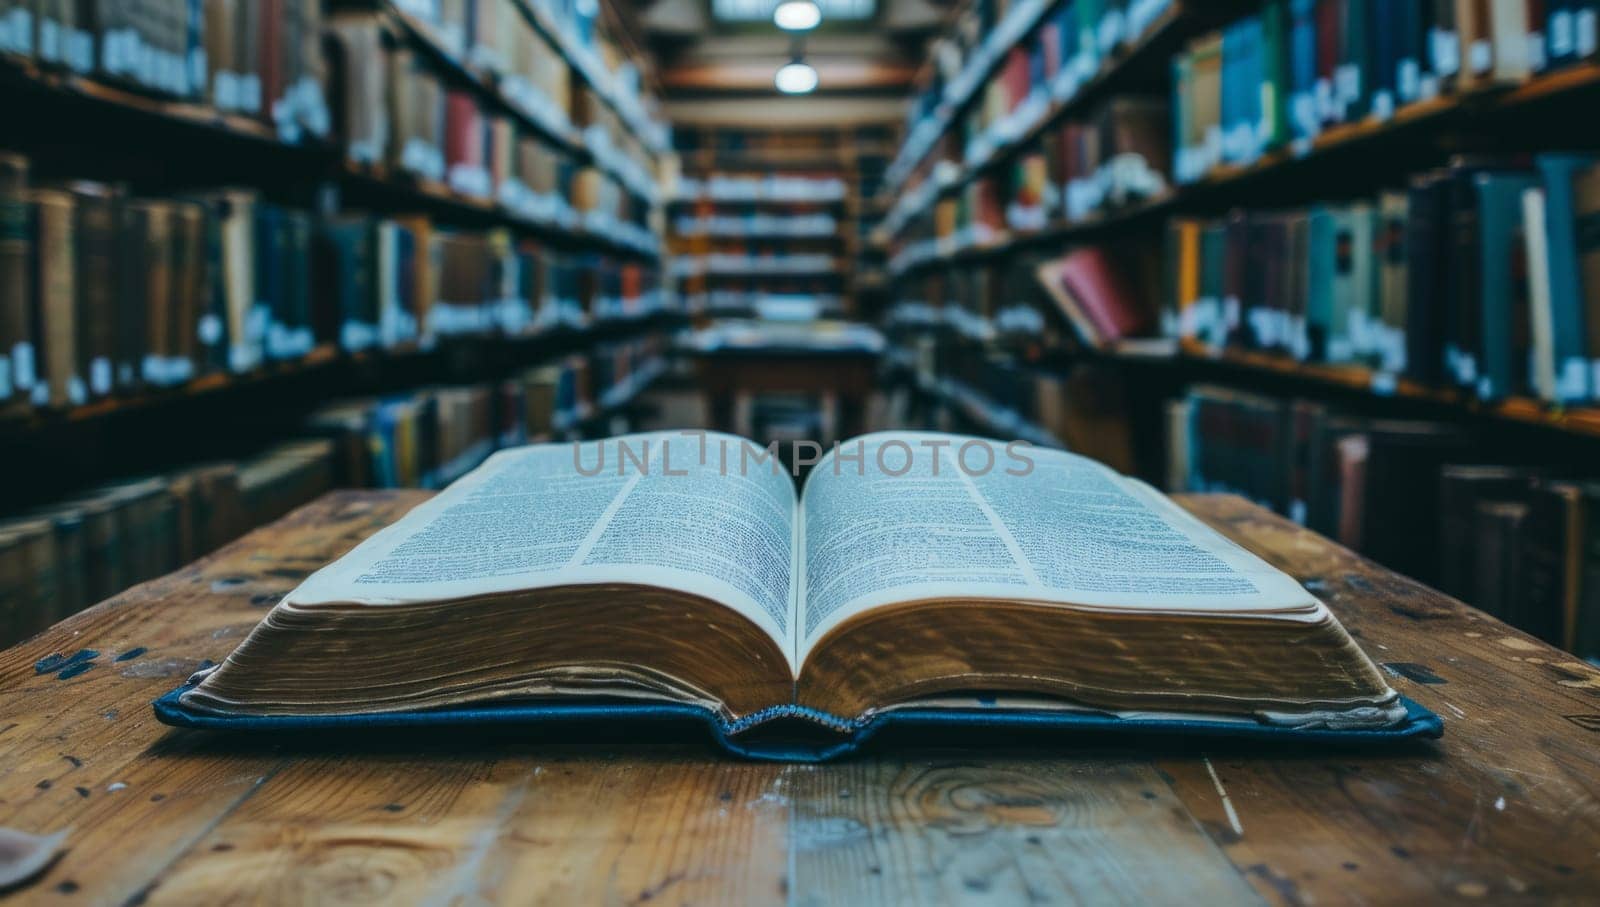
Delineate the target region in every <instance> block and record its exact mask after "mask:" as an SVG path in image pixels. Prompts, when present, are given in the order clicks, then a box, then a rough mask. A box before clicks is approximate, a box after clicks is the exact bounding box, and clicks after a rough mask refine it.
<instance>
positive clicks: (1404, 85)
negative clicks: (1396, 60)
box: [1395, 59, 1422, 104]
mask: <svg viewBox="0 0 1600 907" xmlns="http://www.w3.org/2000/svg"><path fill="white" fill-rule="evenodd" d="M1395 88H1396V90H1397V91H1398V92H1399V94H1400V103H1402V104H1409V103H1410V102H1412V101H1415V100H1416V99H1417V98H1418V97H1420V96H1421V94H1422V67H1420V66H1418V65H1417V61H1416V60H1411V59H1406V60H1401V61H1400V67H1399V68H1398V69H1397V70H1396V71H1395Z"/></svg>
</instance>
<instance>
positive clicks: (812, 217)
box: [668, 123, 895, 315]
mask: <svg viewBox="0 0 1600 907" xmlns="http://www.w3.org/2000/svg"><path fill="white" fill-rule="evenodd" d="M674 135H675V140H676V143H677V149H676V154H675V158H676V160H675V165H674V170H675V172H676V173H677V174H678V182H677V185H676V187H675V188H674V190H673V191H672V193H671V195H670V199H669V204H668V209H669V217H670V224H669V226H670V230H671V237H672V238H671V245H672V251H673V253H674V255H673V266H674V269H675V274H676V276H677V277H678V278H679V279H680V280H681V281H682V283H681V285H680V286H681V293H682V295H683V296H684V297H685V298H686V300H688V302H689V304H690V306H691V308H694V309H697V310H698V311H702V312H704V313H706V314H711V315H716V314H724V315H727V314H749V313H751V312H755V311H758V310H759V309H760V307H761V305H762V304H763V301H770V300H783V299H801V298H804V299H808V300H810V301H812V302H815V303H816V304H817V307H818V309H819V310H820V311H822V312H824V313H834V314H838V313H849V312H852V311H854V309H855V305H856V297H857V296H858V295H860V294H870V293H872V292H874V291H875V289H876V288H875V286H873V285H872V284H870V282H863V281H862V280H861V274H862V273H863V272H864V271H873V272H874V273H876V269H874V268H872V267H870V262H871V260H872V259H873V257H874V256H875V254H876V252H875V250H873V249H871V248H869V244H868V243H867V242H866V239H867V237H868V236H869V234H870V232H871V230H872V229H873V228H874V226H875V225H876V224H877V222H878V220H879V218H880V217H881V212H882V209H881V207H880V206H879V205H878V204H877V203H876V202H875V201H874V199H873V197H874V196H875V195H876V193H877V190H878V186H879V185H880V184H881V181H882V175H883V170H884V168H885V167H886V165H887V161H888V157H889V154H890V153H891V151H892V148H893V141H892V139H893V138H894V135H895V132H894V130H893V128H892V127H891V126H889V125H887V124H875V123H865V124H852V125H846V126H814V125H795V126H787V127H775V126H768V125H758V124H745V123H711V124H680V125H679V126H678V127H677V128H676V129H675V131H674ZM863 263H868V264H869V267H867V268H862V267H860V266H861V265H862V264H863Z"/></svg>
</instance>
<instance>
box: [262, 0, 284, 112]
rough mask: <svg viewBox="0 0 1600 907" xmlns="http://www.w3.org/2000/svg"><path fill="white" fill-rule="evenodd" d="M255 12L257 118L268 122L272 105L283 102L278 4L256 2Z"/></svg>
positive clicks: (266, 0) (279, 0) (280, 5)
mask: <svg viewBox="0 0 1600 907" xmlns="http://www.w3.org/2000/svg"><path fill="white" fill-rule="evenodd" d="M256 9H257V10H259V11H260V13H261V22H260V31H259V32H258V34H257V37H256V41H257V42H258V43H257V45H256V47H257V54H256V65H257V66H259V67H260V69H259V70H258V72H259V74H260V76H261V118H262V119H264V120H267V121H268V122H271V121H272V105H273V104H275V103H277V102H278V101H280V100H282V99H283V96H284V93H285V92H284V86H283V51H282V48H281V44H282V42H283V31H282V24H281V22H282V19H283V3H282V0H260V2H259V3H258V4H257V5H256Z"/></svg>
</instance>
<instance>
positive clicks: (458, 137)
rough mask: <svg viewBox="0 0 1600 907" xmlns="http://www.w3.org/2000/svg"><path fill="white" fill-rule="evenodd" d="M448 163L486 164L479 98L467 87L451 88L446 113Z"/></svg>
mask: <svg viewBox="0 0 1600 907" xmlns="http://www.w3.org/2000/svg"><path fill="white" fill-rule="evenodd" d="M444 155H445V163H446V164H447V165H448V166H449V167H451V168H454V167H456V166H457V165H462V166H467V167H481V166H482V165H483V127H482V125H481V124H480V123H479V120H478V102H477V100H476V99H474V98H473V97H472V95H470V94H468V93H466V92H465V91H460V90H457V89H454V88H452V89H450V93H449V96H448V97H447V98H446V100H445V113H444Z"/></svg>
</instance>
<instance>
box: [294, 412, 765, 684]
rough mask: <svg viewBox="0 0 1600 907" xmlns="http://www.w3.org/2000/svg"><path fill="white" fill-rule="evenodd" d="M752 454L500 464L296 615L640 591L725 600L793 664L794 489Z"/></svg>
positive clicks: (522, 454)
mask: <svg viewBox="0 0 1600 907" xmlns="http://www.w3.org/2000/svg"><path fill="white" fill-rule="evenodd" d="M741 445H743V446H744V447H745V448H748V449H751V450H758V448H755V447H754V445H751V444H750V442H748V441H744V440H743V439H740V438H735V437H733V436H731V435H719V434H713V433H693V434H687V433H680V432H655V433H650V434H641V435H627V436H623V437H619V438H611V439H607V440H605V441H591V442H586V443H583V444H581V445H579V444H540V445H535V446H532V447H522V448H517V449H514V450H506V451H501V452H499V453H497V454H495V455H494V456H492V457H490V458H489V459H488V460H487V461H486V462H485V463H484V464H483V465H482V466H480V467H478V468H477V469H475V470H473V471H472V472H471V473H468V474H467V475H466V476H464V477H462V478H461V479H460V480H459V481H457V482H456V483H454V484H453V485H451V486H450V487H449V488H447V489H446V490H445V491H443V492H441V493H440V494H439V495H437V496H436V497H434V498H433V499H432V500H429V501H428V502H426V503H424V504H422V505H420V506H418V507H417V508H416V509H414V510H412V511H411V512H410V513H408V514H407V515H406V516H405V517H404V518H403V519H401V520H400V521H399V522H397V523H395V524H394V525H392V526H390V527H388V528H386V529H384V530H382V531H381V532H379V533H377V534H376V535H374V536H373V537H372V538H370V539H368V540H367V541H365V542H363V543H362V544H361V545H359V546H358V547H357V548H356V549H355V550H353V551H351V552H350V553H349V554H347V555H345V556H344V557H343V558H341V559H339V560H338V561H337V562H335V563H334V564H332V565H330V566H328V567H325V568H323V569H322V570H320V571H318V572H317V573H316V574H314V575H312V576H311V577H310V578H309V579H307V580H306V581H305V582H304V583H302V584H301V585H300V587H299V588H297V589H296V590H295V591H294V592H292V593H290V595H289V596H288V598H287V599H286V600H287V601H288V602H289V603H290V604H293V605H301V606H306V605H316V604H319V603H329V602H341V603H342V602H355V603H359V604H370V605H384V604H395V603H412V602H426V601H436V600H441V599H452V598H463V597H468V596H477V595H488V594H493V593H497V592H511V591H517V590H524V589H537V588H541V587H549V586H561V585H572V584H600V583H638V584H645V585H652V586H659V587H662V588H666V589H673V590H677V591H681V592H688V593H691V594H695V595H702V596H705V597H707V598H711V599H714V600H716V601H718V602H721V603H722V604H725V605H727V606H728V607H730V608H733V609H734V610H736V611H738V612H739V613H741V614H743V615H744V616H746V617H748V618H749V619H750V620H752V621H754V622H755V623H756V624H758V625H759V626H761V627H762V628H763V629H764V630H766V631H767V632H768V633H769V634H771V636H772V637H773V639H775V640H776V641H777V642H778V644H779V646H780V647H781V648H782V650H783V651H784V652H786V653H792V652H793V651H794V646H793V641H792V639H791V638H790V634H791V632H792V629H793V627H792V625H793V611H794V600H795V589H794V576H793V572H794V571H793V565H794V519H795V508H796V503H795V495H794V485H793V483H792V481H791V480H790V479H789V476H788V474H787V473H785V472H783V471H782V469H781V467H780V468H777V469H774V468H773V466H772V464H771V463H770V462H769V463H766V464H762V465H759V466H756V465H753V464H751V462H750V461H748V460H746V461H745V463H744V467H745V468H742V469H741V468H740V462H739V457H740V456H741V454H740V450H741Z"/></svg>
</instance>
